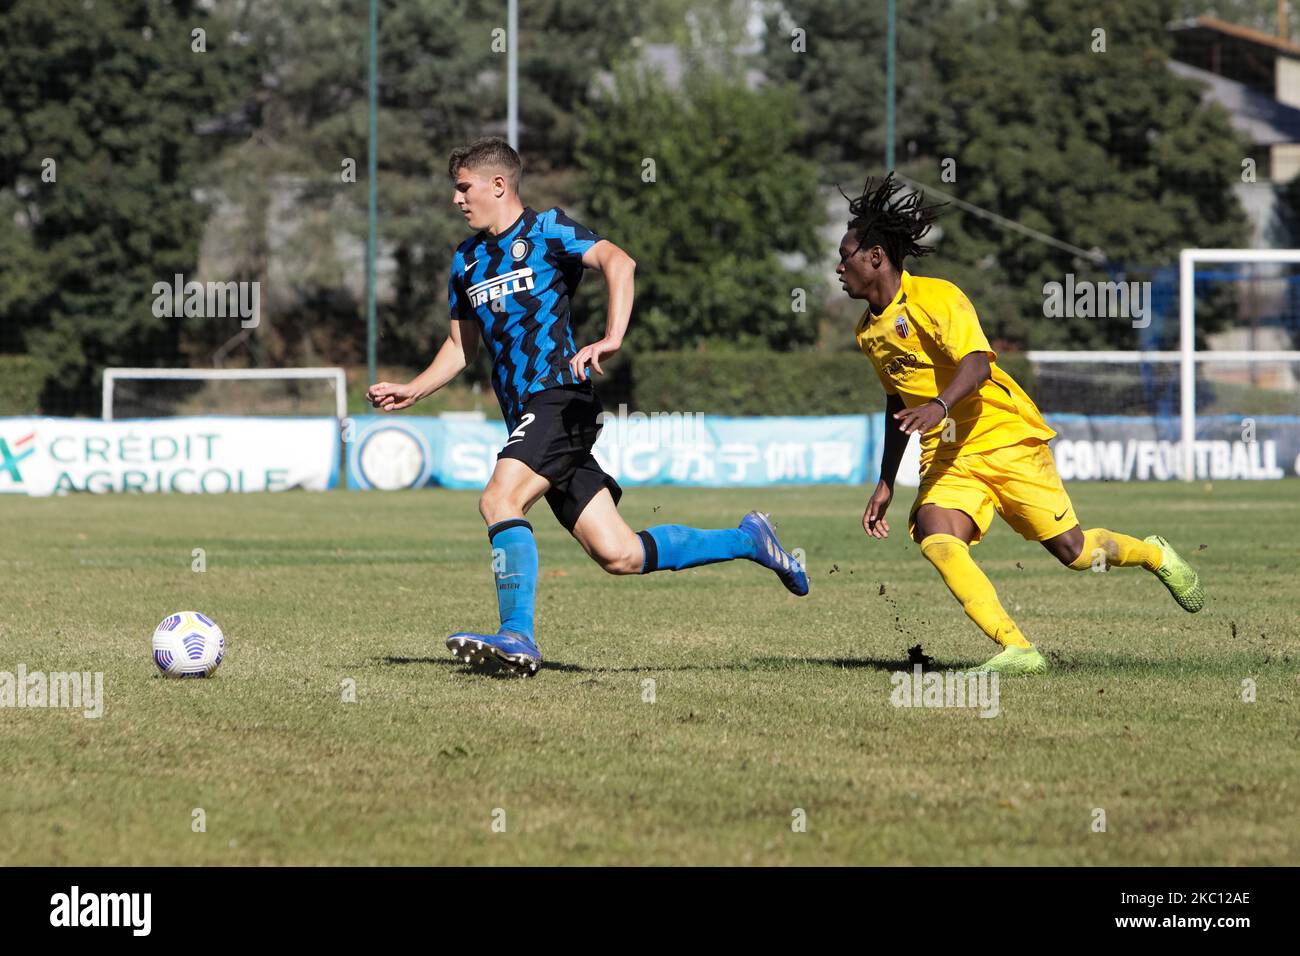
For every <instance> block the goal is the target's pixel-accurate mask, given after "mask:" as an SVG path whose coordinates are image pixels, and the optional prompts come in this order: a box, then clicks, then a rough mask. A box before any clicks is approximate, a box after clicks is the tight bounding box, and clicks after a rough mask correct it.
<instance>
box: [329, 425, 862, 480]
mask: <svg viewBox="0 0 1300 956" xmlns="http://www.w3.org/2000/svg"><path fill="white" fill-rule="evenodd" d="M878 417H879V416H871V417H868V416H864V415H833V416H826V417H820V418H798V417H788V418H725V417H721V416H714V415H690V414H682V413H673V414H671V415H668V414H664V415H649V416H647V415H640V414H638V413H633V414H631V415H627V414H621V413H620V414H619V415H608V414H607V415H606V416H605V417H604V429H603V431H602V432H601V436H600V440H599V441H598V442H597V443H596V447H595V449H594V450H593V454H595V456H596V459H597V461H599V462H600V465H601V467H602V468H604V469H605V470H606V471H608V472H609V473H610V474H611V475H613V476H614V477H615V478H616V479H617V480H618V482H619V483H620V484H622V485H624V486H625V487H636V486H638V485H683V486H694V487H708V488H727V487H759V486H768V485H805V484H861V483H862V482H864V481H866V480H867V479H868V478H869V477H870V476H872V475H873V474H874V473H875V470H876V462H875V461H874V458H876V457H878V456H877V455H876V453H875V448H876V447H877V446H876V440H875V437H876V436H875V433H876V432H877V431H878V430H879V428H880V427H881V426H880V423H879V422H876V421H875V420H874V419H875V418H878ZM352 422H353V426H354V431H355V433H354V434H353V435H351V436H350V438H349V442H348V487H350V488H356V489H370V488H376V489H381V490H392V489H397V488H421V487H426V486H431V485H437V486H441V487H445V488H474V489H477V488H482V487H483V486H484V485H485V484H487V480H488V478H489V476H490V475H491V474H492V468H493V467H494V465H495V464H496V456H497V452H498V451H500V450H501V446H502V445H504V444H505V441H506V437H507V436H506V429H505V425H504V424H502V423H501V422H474V421H463V420H458V419H440V418H421V417H413V416H400V417H398V416H385V415H362V416H357V417H356V418H354V419H352Z"/></svg>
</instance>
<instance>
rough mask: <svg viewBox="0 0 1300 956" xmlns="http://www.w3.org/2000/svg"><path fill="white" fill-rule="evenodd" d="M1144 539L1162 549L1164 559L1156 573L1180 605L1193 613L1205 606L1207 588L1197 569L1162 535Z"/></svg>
mask: <svg viewBox="0 0 1300 956" xmlns="http://www.w3.org/2000/svg"><path fill="white" fill-rule="evenodd" d="M1143 540H1144V541H1146V543H1147V544H1154V545H1156V546H1157V547H1158V548H1159V549H1160V554H1161V555H1162V560H1161V562H1160V567H1158V568H1156V570H1155V575H1156V577H1158V578H1159V579H1160V580H1161V582H1162V583H1163V584H1164V586H1165V587H1167V588H1168V589H1169V593H1170V594H1172V595H1173V596H1174V600H1175V601H1177V602H1178V606H1179V607H1181V608H1182V609H1183V610H1184V611H1190V612H1191V613H1192V614H1195V613H1196V612H1197V611H1199V610H1200V609H1201V608H1203V607H1205V589H1204V588H1202V587H1201V579H1200V578H1199V577H1197V575H1196V569H1195V568H1193V567H1192V566H1191V565H1190V564H1188V563H1187V562H1186V561H1184V560H1183V559H1182V558H1181V557H1179V556H1178V552H1177V551H1175V550H1174V549H1173V548H1172V547H1170V545H1169V542H1168V541H1166V540H1165V539H1164V538H1162V537H1160V535H1158V534H1153V535H1151V536H1150V537H1148V538H1144V539H1143Z"/></svg>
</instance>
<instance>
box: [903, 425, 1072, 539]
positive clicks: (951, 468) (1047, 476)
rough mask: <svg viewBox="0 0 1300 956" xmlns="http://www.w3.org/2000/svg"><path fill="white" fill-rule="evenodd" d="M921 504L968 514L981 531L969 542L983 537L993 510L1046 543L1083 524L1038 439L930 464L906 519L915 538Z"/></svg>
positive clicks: (1029, 536) (1028, 536)
mask: <svg viewBox="0 0 1300 956" xmlns="http://www.w3.org/2000/svg"><path fill="white" fill-rule="evenodd" d="M921 505H937V506H939V507H940V508H952V509H954V510H956V511H964V512H965V513H966V514H968V515H970V518H971V520H972V521H974V522H975V527H976V529H977V533H976V535H975V538H974V540H973V541H971V544H975V543H976V542H978V541H979V540H980V538H982V537H984V532H986V531H988V529H989V525H990V524H992V522H993V512H994V511H997V513H998V514H1000V515H1001V516H1002V518H1003V520H1004V521H1006V523H1007V524H1009V525H1011V527H1012V528H1014V529H1015V530H1016V531H1017V532H1019V533H1020V535H1021V536H1022V537H1024V538H1026V539H1027V540H1029V541H1046V540H1047V539H1048V538H1054V537H1056V536H1057V535H1058V534H1063V533H1064V532H1066V531H1069V530H1070V529H1071V528H1073V527H1074V526H1075V525H1077V524H1078V523H1079V519H1078V518H1076V517H1075V515H1074V506H1073V505H1072V504H1071V503H1070V496H1069V495H1068V494H1066V493H1065V486H1064V485H1063V484H1061V476H1060V475H1059V474H1057V472H1056V461H1055V460H1054V459H1053V458H1052V452H1051V449H1049V448H1048V447H1047V445H1046V443H1044V442H1041V441H1038V440H1037V439H1031V440H1030V441H1026V442H1022V443H1020V444H1019V445H1008V446H1007V447H1005V448H995V449H994V450H992V451H988V452H984V453H983V454H972V455H962V456H961V457H959V458H956V459H954V460H952V461H941V462H934V463H933V464H931V465H930V468H929V470H928V471H927V472H926V473H925V475H924V476H923V477H922V478H921V487H920V488H919V489H918V490H917V493H916V503H915V504H913V505H912V513H911V514H910V515H908V518H907V530H908V532H909V533H910V534H912V536H913V537H915V532H916V509H917V508H919V507H921Z"/></svg>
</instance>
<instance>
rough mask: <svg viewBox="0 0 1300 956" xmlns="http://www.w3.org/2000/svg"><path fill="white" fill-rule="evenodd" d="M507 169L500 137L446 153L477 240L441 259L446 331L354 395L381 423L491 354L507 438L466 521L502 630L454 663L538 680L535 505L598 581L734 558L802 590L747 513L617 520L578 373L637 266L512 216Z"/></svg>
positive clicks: (454, 639) (581, 233)
mask: <svg viewBox="0 0 1300 956" xmlns="http://www.w3.org/2000/svg"><path fill="white" fill-rule="evenodd" d="M521 172H522V166H521V164H520V161H519V155H518V154H517V153H516V152H515V151H514V150H513V149H511V148H510V146H509V144H507V143H506V142H505V141H504V140H500V139H483V140H479V141H477V142H475V143H473V144H471V145H469V146H466V147H462V148H460V149H457V150H455V151H454V152H453V153H452V154H451V158H450V160H449V162H448V173H449V175H450V176H451V180H452V183H453V184H454V189H455V191H454V195H453V202H454V203H455V204H456V207H457V208H458V209H459V210H460V211H461V213H462V214H463V215H464V217H465V222H466V225H468V226H469V228H471V229H473V230H475V234H474V235H473V236H471V237H470V238H469V239H466V240H465V241H464V242H462V243H461V244H460V246H459V247H457V249H456V253H455V255H454V256H453V257H452V264H451V281H450V288H449V293H448V298H449V304H450V309H451V320H452V321H451V334H450V335H449V336H448V338H447V341H446V342H445V343H444V344H443V346H442V348H441V349H440V350H439V351H438V354H437V356H436V357H435V358H434V360H433V362H432V363H431V364H430V365H429V367H428V368H427V369H425V370H424V371H423V372H421V373H420V374H419V375H417V376H416V377H415V378H414V379H412V380H411V381H410V382H408V383H406V384H404V385H401V384H394V383H391V382H379V383H377V384H375V385H372V386H371V387H370V390H369V391H368V393H367V397H368V398H369V400H370V401H371V403H372V404H373V405H374V406H375V407H376V408H379V409H382V410H384V411H397V410H399V409H403V408H409V407H410V406H411V405H414V404H415V403H416V402H418V401H419V400H420V399H422V398H426V397H427V396H429V395H432V394H433V393H434V392H436V391H437V390H438V389H440V388H442V387H443V386H444V385H446V384H447V383H448V382H450V381H451V380H452V379H453V378H455V376H456V375H457V374H458V373H459V372H460V371H461V370H462V369H464V368H465V366H466V365H467V364H468V363H469V361H470V360H471V359H472V358H473V357H474V355H475V353H476V352H477V351H478V347H479V343H480V341H482V342H484V343H486V345H487V347H488V350H489V351H490V352H491V354H492V386H493V389H494V390H495V391H496V395H497V400H498V401H499V402H500V404H501V412H502V414H503V415H504V416H505V420H506V427H507V428H508V429H509V432H510V434H509V437H508V438H507V439H506V443H505V445H504V446H503V447H502V449H501V452H500V453H499V454H498V456H497V463H496V467H495V469H494V470H493V472H492V477H491V479H490V480H489V481H488V485H487V487H486V488H485V489H484V491H483V496H482V498H480V499H479V511H480V512H481V513H482V515H483V520H484V521H485V522H486V523H487V530H488V539H489V541H490V542H491V545H492V556H493V560H492V569H493V572H494V574H495V576H496V586H497V604H498V609H499V611H500V614H501V626H500V629H499V630H498V632H497V633H496V634H478V633H472V632H468V631H462V632H458V633H456V634H453V635H452V636H451V637H449V638H447V646H448V648H450V649H451V652H452V654H453V655H455V656H457V657H460V658H464V659H465V660H466V661H467V662H468V663H470V664H471V665H472V666H476V667H477V666H505V667H507V668H509V669H511V670H513V671H516V672H518V673H524V674H533V673H536V672H537V669H538V667H539V666H540V664H541V660H542V658H541V655H540V654H539V653H538V650H537V643H536V636H535V633H534V626H533V604H534V595H535V592H536V586H537V543H536V541H535V540H534V538H533V529H532V526H531V525H530V524H529V523H528V521H527V520H526V519H525V517H524V516H525V515H526V514H527V513H528V510H529V509H530V508H531V507H532V506H533V505H534V504H535V503H536V502H537V501H538V499H540V498H542V497H545V498H546V503H547V504H548V505H550V507H551V511H552V512H553V513H554V514H555V517H556V518H557V519H558V520H559V522H560V523H561V524H562V525H564V527H565V528H567V529H568V530H569V532H570V533H571V534H572V535H573V536H574V537H575V538H576V539H577V540H578V542H579V543H580V544H581V545H582V547H583V548H584V549H585V550H586V552H587V553H588V554H589V555H591V557H592V558H593V559H595V560H596V562H597V563H598V564H600V566H601V567H602V568H604V569H605V570H606V571H608V572H610V573H611V574H648V573H650V572H651V571H666V570H678V569H681V568H693V567H696V566H698V565H702V564H712V563H714V562H717V561H729V560H733V559H735V558H747V559H749V560H751V561H755V562H757V563H759V564H762V565H763V566H764V567H767V568H770V569H771V570H773V571H775V572H776V573H777V575H778V576H779V577H780V579H781V581H782V583H784V584H785V586H786V587H787V588H789V589H790V590H791V591H792V592H794V593H795V594H798V595H803V594H807V593H808V577H807V575H806V574H805V573H804V569H803V568H802V567H800V565H799V563H798V562H797V561H796V560H795V559H794V558H793V557H792V556H791V555H790V554H788V553H787V552H786V551H785V550H784V549H782V547H781V545H780V543H779V542H778V541H777V539H776V534H775V532H774V531H773V530H772V525H771V523H770V522H769V521H768V519H767V516H766V515H763V514H761V513H760V512H757V511H755V512H750V513H749V514H748V515H746V516H745V517H744V518H743V519H742V520H741V522H740V525H739V527H736V528H727V529H720V530H701V529H698V528H688V527H685V526H683V525H659V526H657V527H654V528H649V529H647V530H645V531H641V532H637V533H634V532H633V531H632V529H631V528H629V527H628V525H627V522H625V521H624V520H623V518H622V516H621V515H620V514H619V513H618V501H619V498H620V497H621V496H622V493H623V492H622V489H621V488H619V486H618V483H617V482H616V481H615V480H614V479H613V478H612V477H611V476H609V475H608V474H606V473H605V471H604V470H603V469H602V468H601V467H600V465H599V464H598V463H597V462H596V459H595V458H594V457H593V456H592V454H591V448H592V445H593V444H595V441H596V438H597V436H598V435H599V434H600V427H601V423H600V418H599V416H600V413H601V405H600V400H599V399H598V398H597V397H596V394H595V391H594V390H593V388H592V385H591V381H590V376H589V374H588V368H587V367H588V366H591V367H592V368H594V369H595V370H596V372H598V373H599V374H602V375H603V374H604V370H603V369H602V368H601V366H600V363H601V359H602V358H604V357H606V356H608V355H612V354H613V353H614V352H617V351H618V349H619V347H620V346H621V345H622V342H623V334H624V333H625V332H626V331H627V325H628V320H629V319H630V318H631V314H632V294H633V274H634V272H635V269H636V263H635V262H633V261H632V258H631V257H630V256H629V255H628V254H627V253H626V252H624V251H623V250H622V249H620V248H619V247H618V246H616V245H614V244H613V243H612V242H610V241H609V240H608V239H601V238H600V237H599V236H597V235H596V234H595V233H593V232H592V231H591V230H590V229H587V228H586V227H585V226H582V225H580V224H579V223H576V222H574V221H573V220H572V219H570V218H569V217H568V216H566V215H565V214H564V212H563V211H562V210H560V209H547V210H545V211H543V212H537V211H536V210H533V209H531V208H529V207H527V206H524V205H523V203H522V202H521V201H520V199H519V177H520V174H521ZM586 269H594V270H596V271H597V272H599V273H600V274H601V275H602V276H604V278H605V283H606V285H607V286H608V288H609V312H608V316H607V319H606V325H605V336H604V338H602V339H601V340H600V341H598V342H593V343H592V344H590V345H588V346H586V347H584V348H582V349H579V348H577V347H576V346H575V344H574V341H573V331H572V329H571V328H570V322H569V303H570V300H571V299H572V298H573V295H574V293H575V292H576V291H577V288H578V283H579V282H580V281H581V279H582V276H583V272H584V271H585V270H586Z"/></svg>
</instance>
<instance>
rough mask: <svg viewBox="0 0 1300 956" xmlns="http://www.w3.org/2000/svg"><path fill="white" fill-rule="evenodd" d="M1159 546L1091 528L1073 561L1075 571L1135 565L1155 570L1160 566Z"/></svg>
mask: <svg viewBox="0 0 1300 956" xmlns="http://www.w3.org/2000/svg"><path fill="white" fill-rule="evenodd" d="M1160 561H1161V554H1160V548H1159V547H1157V546H1156V545H1154V544H1147V543H1146V542H1145V541H1139V540H1138V539H1137V538H1130V537H1129V536H1128V535H1126V534H1118V533H1117V532H1114V531H1107V530H1106V529H1105V528H1089V529H1088V530H1087V531H1085V532H1084V533H1083V550H1082V551H1080V552H1079V556H1078V557H1077V558H1075V559H1074V560H1073V561H1072V562H1070V567H1072V568H1074V570H1076V571H1087V570H1088V569H1089V568H1093V567H1110V568H1136V567H1143V568H1146V569H1147V570H1148V571H1154V570H1155V569H1156V568H1158V567H1160Z"/></svg>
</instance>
